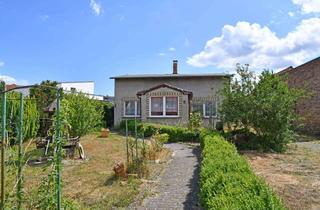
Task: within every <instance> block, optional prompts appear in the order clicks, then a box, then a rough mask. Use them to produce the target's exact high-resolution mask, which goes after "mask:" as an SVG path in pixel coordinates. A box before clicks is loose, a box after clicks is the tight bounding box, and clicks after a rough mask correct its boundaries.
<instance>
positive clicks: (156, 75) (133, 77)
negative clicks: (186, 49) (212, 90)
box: [110, 73, 232, 79]
mask: <svg viewBox="0 0 320 210" xmlns="http://www.w3.org/2000/svg"><path fill="white" fill-rule="evenodd" d="M231 76H232V74H225V73H205V74H131V75H129V74H127V75H119V76H115V77H110V79H139V78H186V77H189V78H190V77H231Z"/></svg>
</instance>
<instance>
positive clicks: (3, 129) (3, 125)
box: [0, 82, 7, 210]
mask: <svg viewBox="0 0 320 210" xmlns="http://www.w3.org/2000/svg"><path fill="white" fill-rule="evenodd" d="M1 84H2V90H3V92H2V122H1V206H0V209H1V210H4V199H5V197H4V196H5V195H4V183H5V180H4V175H5V174H4V173H5V172H4V170H5V169H4V158H5V144H6V117H7V116H6V114H7V113H6V111H7V108H6V93H5V91H6V83H5V82H1Z"/></svg>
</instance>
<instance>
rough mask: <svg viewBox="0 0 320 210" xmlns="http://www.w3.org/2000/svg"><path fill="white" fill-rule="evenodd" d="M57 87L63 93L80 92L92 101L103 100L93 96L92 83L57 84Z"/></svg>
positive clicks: (100, 97)
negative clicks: (63, 91) (91, 98)
mask: <svg viewBox="0 0 320 210" xmlns="http://www.w3.org/2000/svg"><path fill="white" fill-rule="evenodd" d="M57 86H58V87H59V88H62V89H63V90H65V91H76V92H82V93H85V94H88V95H89V96H91V97H93V98H94V99H97V100H104V97H103V96H100V95H95V94H94V81H75V82H59V83H58V85H57Z"/></svg>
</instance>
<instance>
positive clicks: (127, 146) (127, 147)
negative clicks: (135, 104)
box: [126, 119, 129, 167]
mask: <svg viewBox="0 0 320 210" xmlns="http://www.w3.org/2000/svg"><path fill="white" fill-rule="evenodd" d="M126 149H127V167H128V166H129V145H128V120H127V119H126Z"/></svg>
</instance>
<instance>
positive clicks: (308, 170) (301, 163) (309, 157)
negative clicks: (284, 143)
mask: <svg viewBox="0 0 320 210" xmlns="http://www.w3.org/2000/svg"><path fill="white" fill-rule="evenodd" d="M243 154H244V156H245V157H246V158H247V159H248V160H249V162H250V165H251V167H252V168H253V170H254V172H255V173H256V174H257V175H258V176H261V177H263V178H264V179H265V180H266V182H267V183H268V184H269V185H270V186H271V187H272V188H273V189H274V191H275V192H276V193H277V194H278V195H279V196H280V198H282V200H283V202H284V203H285V205H286V206H287V207H288V208H289V209H293V210H302V209H312V210H315V209H320V190H319V189H320V140H318V139H315V138H314V139H313V141H308V142H298V143H292V144H290V145H289V148H288V150H287V151H286V152H285V153H283V154H274V153H258V152H253V151H246V152H243Z"/></svg>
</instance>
